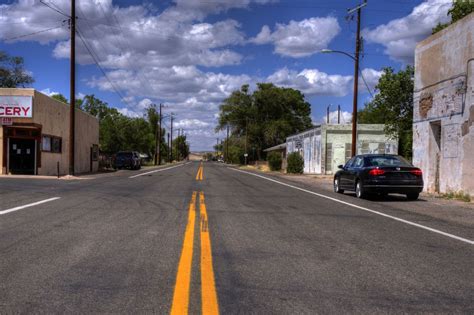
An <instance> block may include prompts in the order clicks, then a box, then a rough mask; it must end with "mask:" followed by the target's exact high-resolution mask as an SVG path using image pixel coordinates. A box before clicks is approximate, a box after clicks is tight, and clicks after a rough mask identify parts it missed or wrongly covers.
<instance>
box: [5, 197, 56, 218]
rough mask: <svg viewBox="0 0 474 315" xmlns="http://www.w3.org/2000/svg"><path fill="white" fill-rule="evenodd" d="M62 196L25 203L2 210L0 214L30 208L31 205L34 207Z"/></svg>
mask: <svg viewBox="0 0 474 315" xmlns="http://www.w3.org/2000/svg"><path fill="white" fill-rule="evenodd" d="M60 198H61V197H54V198H49V199H45V200H41V201H37V202H33V203H29V204H27V205H24V206H19V207H15V208H11V209H7V210H2V211H0V215H2V214H7V213H10V212H13V211H18V210H22V209H25V208H29V207H34V206H37V205H40V204H43V203H46V202H50V201H54V200H58V199H60Z"/></svg>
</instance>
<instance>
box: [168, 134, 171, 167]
mask: <svg viewBox="0 0 474 315" xmlns="http://www.w3.org/2000/svg"><path fill="white" fill-rule="evenodd" d="M170 148H171V147H170V133H169V132H168V162H169V161H170V159H171V158H170V157H171V155H170V152H171V150H170Z"/></svg>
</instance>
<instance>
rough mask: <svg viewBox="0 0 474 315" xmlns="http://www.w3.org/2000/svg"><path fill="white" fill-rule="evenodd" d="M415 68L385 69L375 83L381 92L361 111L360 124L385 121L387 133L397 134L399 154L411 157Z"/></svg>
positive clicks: (359, 115)
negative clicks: (396, 70) (395, 70)
mask: <svg viewBox="0 0 474 315" xmlns="http://www.w3.org/2000/svg"><path fill="white" fill-rule="evenodd" d="M413 76H414V68H413V67H412V66H407V67H406V68H405V70H400V71H399V72H394V70H393V69H392V68H384V69H383V74H382V76H381V77H380V79H379V82H378V84H377V86H376V89H377V90H378V93H377V94H376V95H375V97H374V98H373V100H372V101H370V102H369V103H368V104H366V106H365V108H364V109H363V110H361V111H359V113H358V121H359V123H383V124H385V132H386V133H387V134H388V135H389V136H391V137H398V139H399V145H398V154H400V155H402V156H404V157H406V158H408V159H411V156H412V137H413V129H412V128H413V88H414V85H413Z"/></svg>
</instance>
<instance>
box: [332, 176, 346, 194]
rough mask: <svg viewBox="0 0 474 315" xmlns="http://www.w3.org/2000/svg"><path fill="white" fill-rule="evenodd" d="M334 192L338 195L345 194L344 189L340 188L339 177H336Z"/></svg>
mask: <svg viewBox="0 0 474 315" xmlns="http://www.w3.org/2000/svg"><path fill="white" fill-rule="evenodd" d="M334 192H336V193H338V194H343V193H344V189H341V187H339V177H336V178H335V179H334Z"/></svg>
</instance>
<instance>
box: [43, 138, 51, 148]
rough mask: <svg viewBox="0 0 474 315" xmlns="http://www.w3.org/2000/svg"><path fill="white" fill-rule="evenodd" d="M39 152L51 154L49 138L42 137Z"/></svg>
mask: <svg viewBox="0 0 474 315" xmlns="http://www.w3.org/2000/svg"><path fill="white" fill-rule="evenodd" d="M41 150H42V151H45V152H51V137H50V136H43V139H42V141H41Z"/></svg>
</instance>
